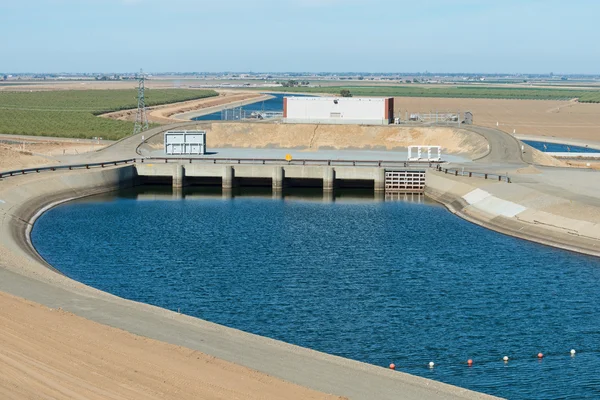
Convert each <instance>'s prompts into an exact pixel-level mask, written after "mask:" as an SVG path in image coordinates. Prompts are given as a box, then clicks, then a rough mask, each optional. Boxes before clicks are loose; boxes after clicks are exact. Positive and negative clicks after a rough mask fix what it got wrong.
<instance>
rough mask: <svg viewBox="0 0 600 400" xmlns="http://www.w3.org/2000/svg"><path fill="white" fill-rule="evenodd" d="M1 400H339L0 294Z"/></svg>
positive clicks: (172, 346) (195, 353)
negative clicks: (45, 399) (43, 399)
mask: <svg viewBox="0 0 600 400" xmlns="http://www.w3.org/2000/svg"><path fill="white" fill-rule="evenodd" d="M0 371H2V373H1V374H0V398H2V399H6V400H17V399H18V400H22V399H41V398H48V399H49V398H52V399H91V400H94V399H98V400H100V399H115V400H116V399H157V400H158V399H173V400H175V399H176V400H186V399H190V400H192V399H194V400H195V399H261V400H268V399H283V398H285V399H298V400H300V399H339V397H336V396H328V395H325V394H321V393H318V392H316V391H313V390H309V389H306V388H303V387H301V386H298V385H294V384H291V383H288V382H284V381H281V380H279V379H276V378H273V377H271V376H268V375H265V374H262V373H259V372H256V371H253V370H251V369H248V368H245V367H241V366H238V365H235V364H231V363H228V362H225V361H222V360H219V359H216V358H214V357H211V356H208V355H206V354H203V353H200V352H198V351H194V350H190V349H186V348H183V347H179V346H174V345H170V344H166V343H162V342H158V341H155V340H152V339H147V338H144V337H141V336H136V335H133V334H131V333H128V332H125V331H122V330H119V329H115V328H111V327H108V326H105V325H100V324H97V323H95V322H91V321H88V320H86V319H84V318H81V317H78V316H75V315H73V314H71V313H68V312H65V311H62V310H60V309H58V310H53V309H49V308H46V307H44V306H41V305H39V304H35V303H32V302H29V301H26V300H23V299H20V298H18V297H14V296H11V295H8V294H5V293H2V292H0Z"/></svg>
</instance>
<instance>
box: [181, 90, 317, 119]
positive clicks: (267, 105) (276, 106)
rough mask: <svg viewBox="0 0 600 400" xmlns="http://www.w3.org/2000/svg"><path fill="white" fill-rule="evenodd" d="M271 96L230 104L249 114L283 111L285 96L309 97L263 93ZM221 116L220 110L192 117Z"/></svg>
mask: <svg viewBox="0 0 600 400" xmlns="http://www.w3.org/2000/svg"><path fill="white" fill-rule="evenodd" d="M264 94H268V95H270V96H273V98H271V99H269V100H264V101H259V102H257V103H252V104H248V105H245V106H242V105H241V103H240V104H239V105H236V104H232V108H242V109H243V110H244V111H245V112H246V114H251V113H252V112H269V111H273V112H283V98H284V97H286V96H296V97H311V96H307V95H301V94H285V93H264ZM221 117H222V114H221V111H218V112H215V113H212V114H207V115H203V116H201V117H196V118H193V120H194V121H220V120H221Z"/></svg>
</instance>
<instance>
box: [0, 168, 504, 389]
mask: <svg viewBox="0 0 600 400" xmlns="http://www.w3.org/2000/svg"><path fill="white" fill-rule="evenodd" d="M135 176H136V172H135V167H134V166H125V167H115V168H106V169H98V170H90V171H71V172H47V173H42V174H36V175H26V176H19V177H13V178H10V179H7V180H5V181H4V182H0V199H1V200H2V202H0V217H1V223H0V254H1V255H2V257H1V258H0V290H2V291H4V292H7V293H10V294H13V295H15V296H19V297H22V298H26V299H28V300H31V301H35V302H37V303H40V304H43V305H45V306H48V307H51V308H62V309H64V310H66V311H69V312H72V313H74V314H76V315H79V316H81V317H84V318H87V319H90V320H92V321H96V322H99V323H102V324H106V325H109V326H112V327H116V328H120V329H123V330H126V331H129V332H131V333H134V334H137V335H141V336H146V337H149V338H152V339H156V340H161V341H164V342H167V343H171V344H175V345H179V346H184V347H187V348H190V349H194V350H198V351H201V352H203V353H205V354H209V355H212V356H215V357H218V358H221V359H223V360H226V361H230V362H234V363H237V364H240V365H243V366H246V367H249V368H252V369H254V370H257V371H260V372H263V373H266V374H269V375H271V376H274V377H277V378H280V379H284V380H286V381H289V382H292V383H296V384H299V385H302V386H305V387H308V388H311V389H315V390H318V391H321V392H325V393H332V394H336V395H340V396H346V397H349V398H351V399H373V398H377V399H411V400H412V399H423V398H427V399H492V398H495V397H492V396H488V395H484V394H480V393H477V392H473V391H470V390H467V389H462V388H459V387H455V386H451V385H447V384H444V383H440V382H436V381H432V380H429V379H425V378H420V377H416V376H412V375H409V374H405V373H402V372H397V371H391V370H388V369H386V368H381V367H377V366H374V365H369V364H365V363H361V362H357V361H353V360H349V359H345V358H341V357H336V356H332V355H329V354H325V353H321V352H317V351H313V350H310V349H306V348H302V347H298V346H294V345H290V344H287V343H284V342H280V341H277V340H272V339H268V338H265V337H261V336H257V335H253V334H249V333H246V332H242V331H239V330H236V329H232V328H227V327H224V326H220V325H217V324H213V323H210V322H207V321H204V320H201V319H198V318H193V317H189V316H186V315H182V314H179V313H176V312H172V311H169V310H165V309H162V308H159V307H154V306H151V305H148V304H143V303H138V302H134V301H130V300H125V299H122V298H119V297H117V296H113V295H111V294H108V293H105V292H101V291H99V290H96V289H93V288H90V287H88V286H85V285H83V284H81V283H79V282H76V281H73V280H71V279H69V278H67V277H65V276H63V275H61V274H60V273H58V272H57V271H55V270H53V269H52V268H51V267H50V266H49V265H48V264H47V263H46V262H45V261H44V260H43V259H42V258H41V257H40V256H39V255H38V254H37V252H36V251H35V250H34V249H33V247H32V245H31V242H30V240H29V232H30V230H31V227H32V226H33V223H34V222H35V219H36V218H37V217H39V216H40V215H41V213H40V212H39V211H40V210H42V209H49V208H51V207H52V206H54V205H56V204H60V202H64V201H68V200H72V199H76V198H81V197H85V196H90V195H94V194H99V193H104V192H110V191H114V190H116V189H118V188H120V187H126V186H131V185H133V183H134V180H135Z"/></svg>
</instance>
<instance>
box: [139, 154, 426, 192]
mask: <svg viewBox="0 0 600 400" xmlns="http://www.w3.org/2000/svg"><path fill="white" fill-rule="evenodd" d="M167 161H169V160H167V159H165V161H162V162H160V161H159V162H154V161H153V160H148V159H146V160H142V162H138V163H136V165H135V168H136V170H137V175H138V176H139V177H140V178H141V180H142V181H146V182H154V181H156V180H157V179H156V178H158V179H161V178H162V180H163V181H164V179H165V178H166V179H168V178H171V179H172V185H173V188H174V189H179V188H182V187H184V186H187V185H188V184H204V185H220V186H221V187H222V189H223V190H231V189H233V188H235V187H238V186H271V188H272V190H273V193H278V192H281V191H282V190H283V189H284V188H286V187H321V188H322V189H323V191H324V192H333V191H334V190H335V189H336V188H338V187H340V188H365V189H373V191H374V192H375V193H381V194H383V193H423V191H424V189H425V174H426V170H427V168H433V166H434V165H437V164H433V163H430V164H425V165H423V166H421V167H418V166H415V167H405V168H404V167H394V168H389V167H388V168H386V167H379V166H378V167H368V166H331V165H267V164H266V163H265V164H264V165H261V164H259V165H256V164H242V163H240V164H225V165H223V164H206V163H191V162H176V163H174V162H171V163H169V162H167Z"/></svg>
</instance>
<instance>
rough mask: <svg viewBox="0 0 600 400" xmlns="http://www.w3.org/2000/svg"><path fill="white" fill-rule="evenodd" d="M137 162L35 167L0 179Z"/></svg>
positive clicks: (11, 173)
mask: <svg viewBox="0 0 600 400" xmlns="http://www.w3.org/2000/svg"><path fill="white" fill-rule="evenodd" d="M137 160H138V159H136V158H130V159H128V160H119V161H106V162H99V163H89V164H76V165H56V166H52V167H35V168H25V169H15V170H13V171H4V172H0V178H6V177H9V176H15V175H25V174H30V173H32V172H36V173H39V172H43V171H57V170H73V169H90V168H104V167H111V166H115V165H122V164H130V163H135V162H137Z"/></svg>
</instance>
